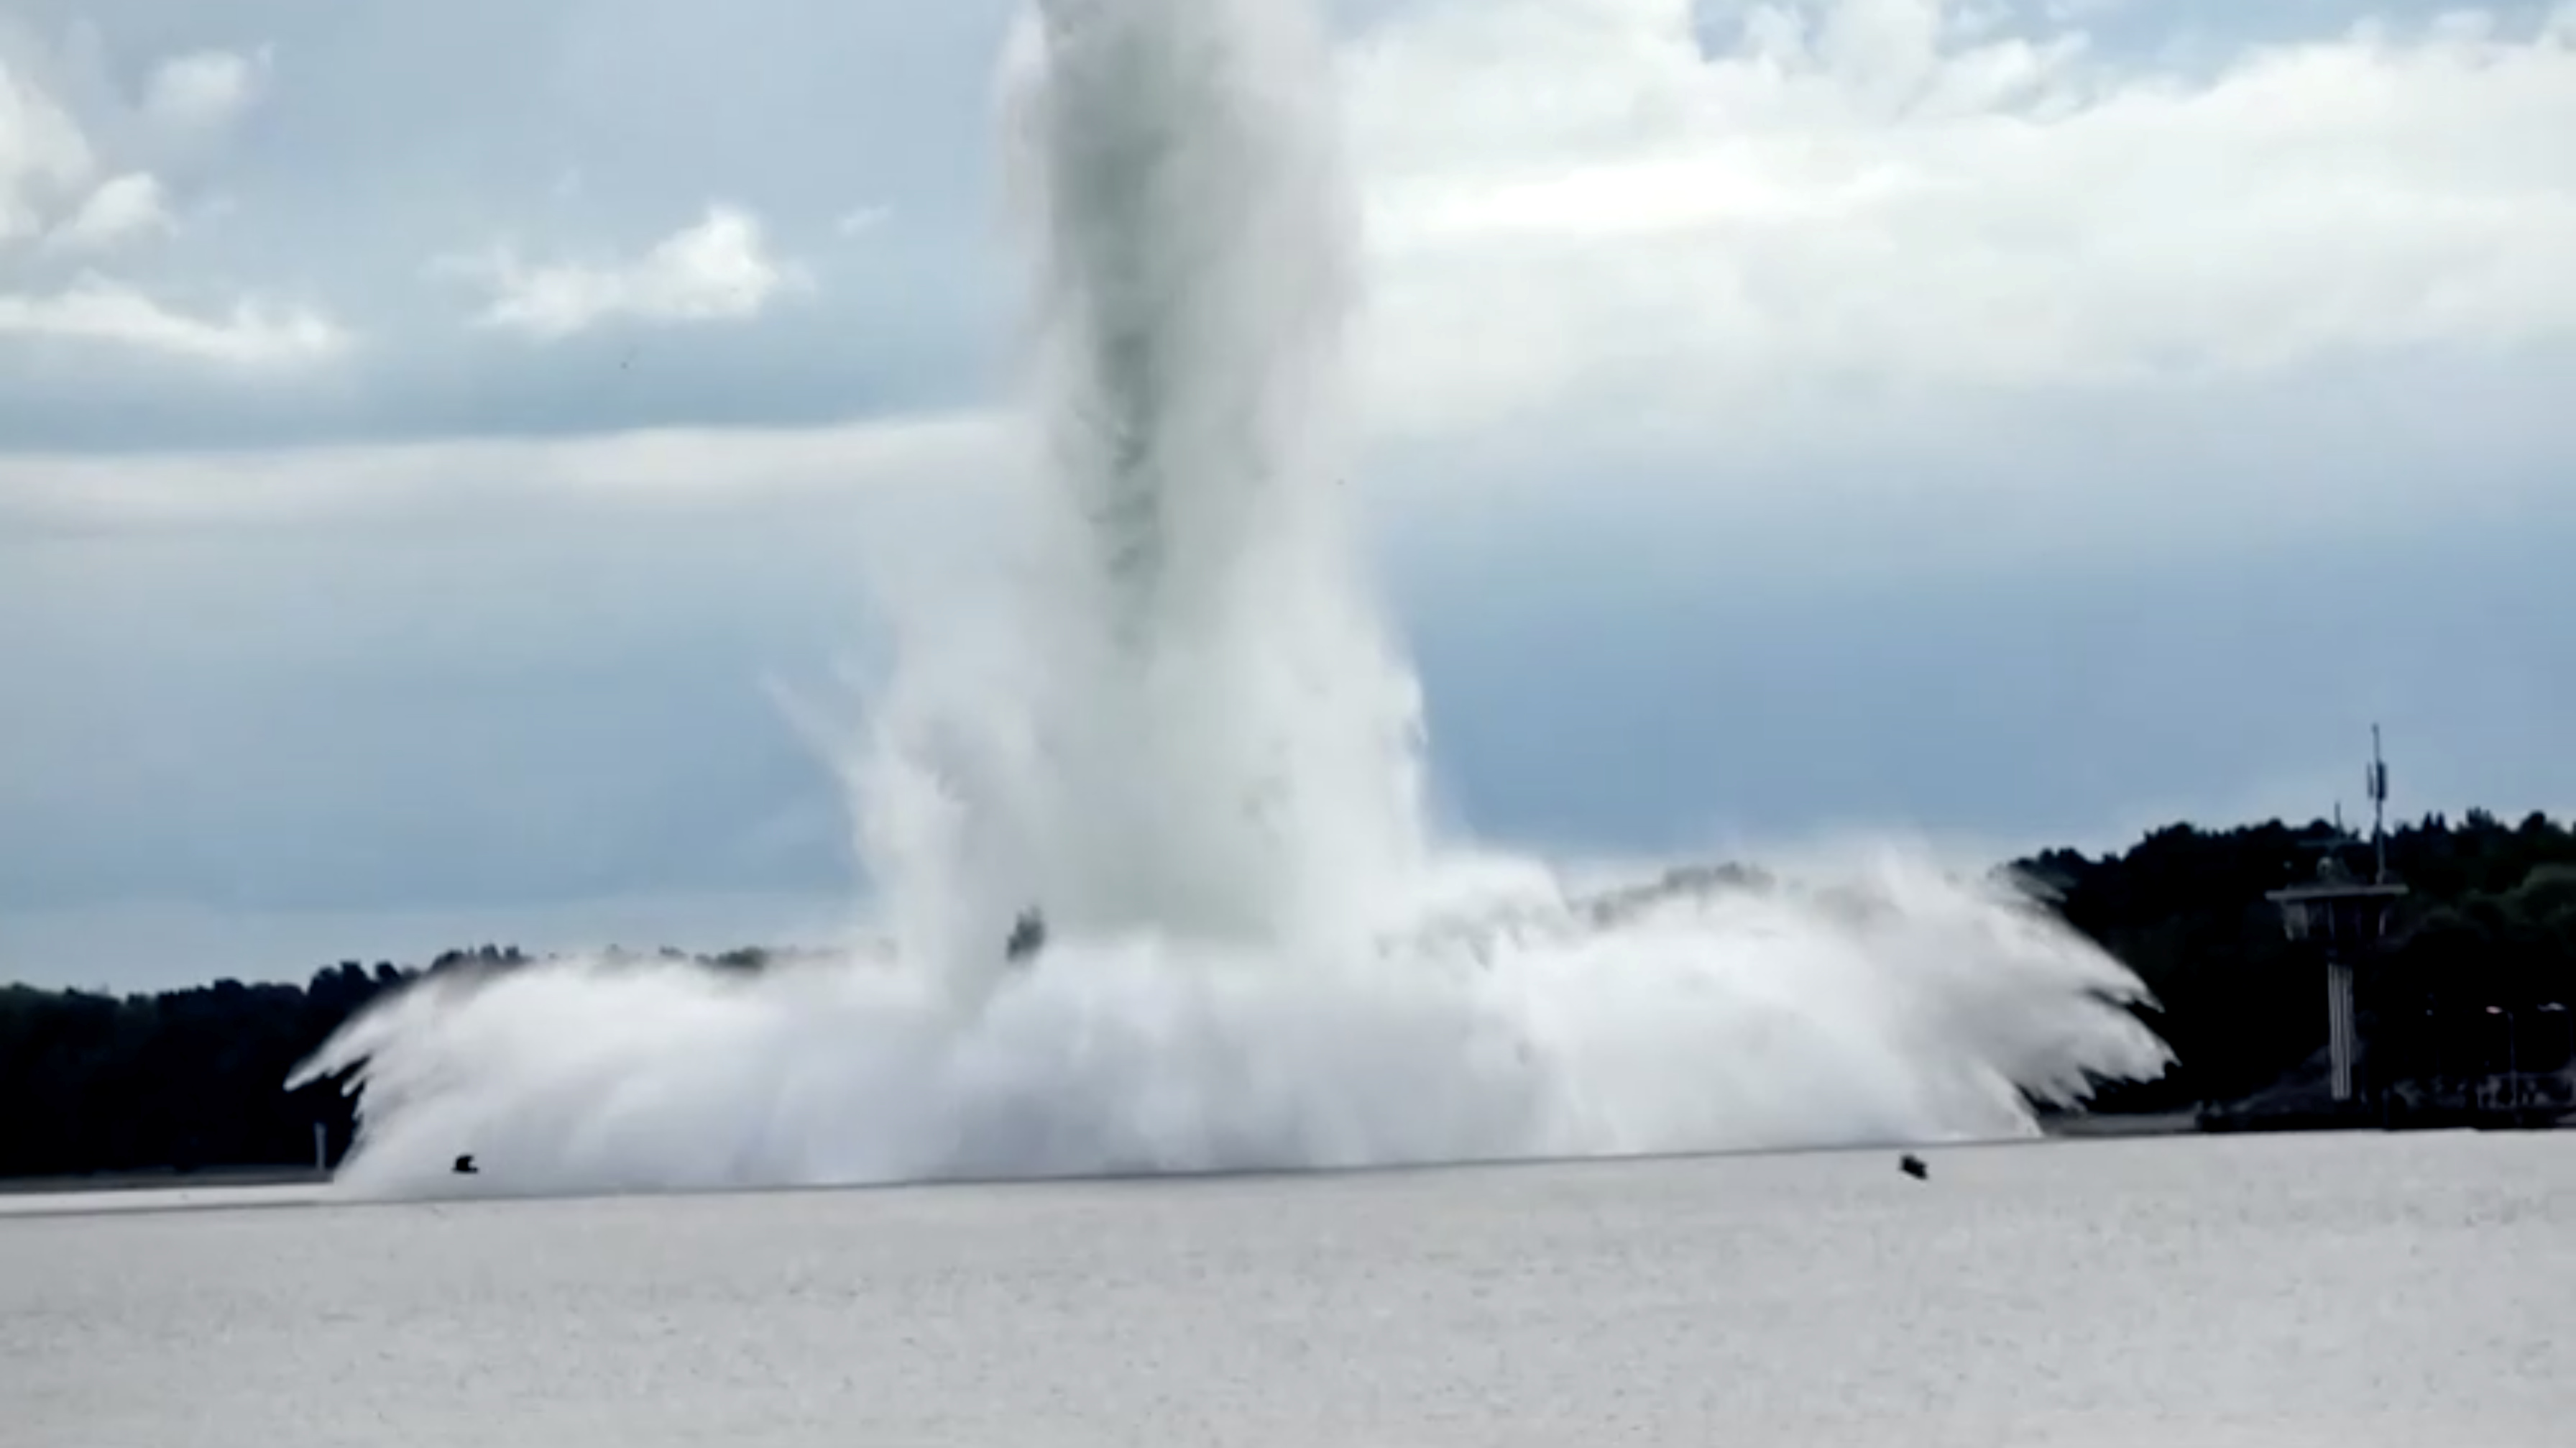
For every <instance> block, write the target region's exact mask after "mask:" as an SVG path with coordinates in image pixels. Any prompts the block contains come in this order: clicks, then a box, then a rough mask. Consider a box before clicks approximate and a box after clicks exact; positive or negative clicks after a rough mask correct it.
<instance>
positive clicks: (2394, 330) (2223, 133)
mask: <svg viewBox="0 0 2576 1448" xmlns="http://www.w3.org/2000/svg"><path fill="white" fill-rule="evenodd" d="M1698 8H1699V7H1695V6H1694V5H1693V4H1692V3H1691V0H1580V3H1563V0H1477V3H1467V0H1435V3H1433V4H1432V5H1430V6H1429V7H1427V8H1422V9H1415V10H1408V11H1406V12H1403V13H1402V14H1400V15H1399V16H1398V17H1397V18H1395V19H1393V20H1390V21H1388V22H1386V23H1385V24H1384V25H1383V26H1382V27H1381V28H1380V29H1379V30H1377V31H1376V32H1375V33H1373V34H1372V35H1370V36H1368V37H1365V38H1364V39H1363V40H1362V41H1360V42H1359V43H1357V44H1356V45H1354V46H1353V47H1352V49H1351V50H1350V52H1349V53H1348V64H1347V70H1348V80H1349V84H1350V87H1351V94H1352V107H1353V126H1354V130H1355V132H1356V134H1355V137H1354V147H1353V149H1354V152H1355V154H1356V155H1357V156H1358V157H1359V158H1360V159H1361V162H1362V164H1363V166H1364V168H1365V169H1366V171H1367V175H1368V182H1369V199H1370V202H1371V215H1372V223H1373V228H1374V244H1375V246H1376V248H1377V254H1378V257H1379V268H1378V273H1377V277H1376V287H1375V295H1376V300H1377V302H1378V304H1379V312H1378V315H1377V316H1376V317H1375V318H1374V321H1373V328H1374V330H1373V332H1372V337H1373V340H1374V342H1375V344H1376V348H1375V352H1374V354H1373V358H1372V360H1373V362H1374V364H1375V376H1374V379H1373V380H1374V386H1373V388H1372V389H1371V390H1372V395H1373V396H1374V397H1375V398H1376V399H1377V400H1378V404H1379V407H1380V409H1381V412H1382V417H1381V421H1383V422H1386V423H1388V424H1390V425H1393V426H1397V427H1400V428H1407V429H1428V430H1433V431H1444V430H1449V429H1456V428H1464V427H1473V426H1476V425H1479V424H1481V423H1484V422H1489V421H1492V420H1496V419H1500V418H1504V417H1510V416H1517V415H1523V414H1525V413H1526V412H1527V411H1528V410H1529V409H1531V408H1533V407H1548V406H1552V405H1553V406H1579V407H1584V408H1587V409H1591V410H1592V411H1594V412H1595V414H1596V415H1599V416H1604V417H1607V416H1610V415H1613V414H1617V415H1621V416H1624V417H1625V418H1627V419H1628V420H1629V421H1636V420H1639V419H1641V418H1644V417H1648V416H1657V415H1660V416H1661V417H1662V418H1664V419H1665V420H1670V419H1672V418H1674V417H1677V416H1685V415H1687V416H1696V417H1723V416H1725V414H1726V412H1727V409H1726V408H1725V407H1723V406H1722V405H1721V404H1724V403H1727V402H1730V401H1732V402H1735V403H1737V404H1739V406H1738V407H1737V408H1736V411H1738V412H1740V411H1742V410H1743V407H1742V404H1747V403H1751V404H1755V405H1759V404H1761V403H1764V402H1774V403H1783V404H1784V405H1785V401H1786V399H1787V398H1789V397H1790V396H1792V395H1794V394H1795V393H1797V392H1798V391H1799V390H1800V389H1802V388H1813V389H1844V390H1847V389H1849V388H1852V387H1864V388H1878V389H1882V390H1883V389H1887V388H1895V389H1898V390H1900V391H1901V390H1905V389H1918V390H1919V389H1934V390H1955V389H1958V388H1961V387H1971V388H1980V387H1982V388H1994V387H2001V388H2014V389H2030V388H2038V389H2053V388H2060V387H2065V386H2085V387H2090V386H2105V385H2109V386H2137V385H2164V384H2169V383H2172V382H2175V381H2189V380H2195V379H2210V378H2225V377H2231V376H2235V377H2241V376H2244V375H2247V374H2249V373H2257V372H2266V371H2272V370H2276V369H2281V368H2285V367H2293V366H2297V365H2299V364H2302V363H2309V362H2315V361H2318V360H2321V359H2323V360H2331V359H2334V358H2336V357H2339V356H2349V355H2354V354H2368V353H2375V352H2388V351H2394V350H2400V349H2408V348H2419V347H2427V346H2430V347H2457V348H2471V349H2500V348H2510V347H2514V346H2517V345H2521V344H2526V343H2531V342H2536V341H2547V340H2552V339H2563V338H2567V337H2569V336H2571V335H2576V265H2570V264H2569V261H2568V258H2570V257H2576V7H2571V6H2562V7H2561V8H2559V9H2558V10H2556V11H2555V12H2553V13H2552V15H2551V16H2550V17H2548V18H2535V17H2531V16H2528V15H2526V16H2525V17H2523V18H2522V19H2521V20H2519V21H2509V20H2506V19H2500V18H2495V17H2483V18H2461V17H2457V16H2455V17H2452V18H2449V19H2447V20H2445V21H2443V22H2440V23H2437V24H2434V25H2430V26H2427V27H2423V28H2420V29H2416V30H2412V31H2405V32H2401V31H2399V30H2397V29H2394V28H2391V27H2388V26H2380V25H2365V26H2360V27H2356V28H2355V29H2353V30H2351V31H2349V32H2346V33H2344V34H2340V35H2337V36H2333V37H2330V38H2323V39H2311V40H2304V41H2300V42H2296V43H2284V44H2275V45H2265V46H2260V47H2255V48H2249V49H2245V50H2242V51H2240V52H2239V53H2238V54H2236V55H2235V57H2234V58H2233V59H2232V60H2231V61H2230V62H2228V63H2226V64H2224V65H2221V66H2219V67H2216V68H2214V69H2210V68H2204V69H2202V70H2200V71H2197V72H2184V71H2180V70H2175V69H2171V68H2164V67H2159V66H2157V65H2154V64H2151V63H2147V62H2143V61H2141V62H2134V63H2124V62H2120V61H2115V60H2113V59H2110V58H2108V57H2106V56H2103V55H2101V54H2098V53H2096V51H2095V50H2094V48H2093V47H2092V46H2091V45H2090V44H2089V43H2088V41H2087V38H2086V37H2085V36H2084V35H2083V34H2082V33H2081V32H2079V31H2075V30H2069V29H2062V28H2061V29H2050V30H2036V31H2034V30H2029V29H2024V30H2023V31H2021V32H2020V33H2012V32H2011V31H2009V30H2008V29H2004V28H1999V27H1998V25H1997V24H1996V23H1995V22H1993V21H1992V19H1991V17H1981V18H1980V21H1979V23H1978V24H1975V25H1970V24H1967V23H1965V22H1964V21H1963V16H1965V15H1966V14H1967V10H1966V7H1963V6H1961V5H1958V4H1954V3H1942V0H1847V3H1842V4H1836V5H1830V6H1824V5H1813V4H1807V5H1786V4H1774V5H1766V6H1759V7H1754V8H1752V9H1751V11H1750V12H1749V15H1748V18H1747V21H1746V24H1745V25H1744V26H1743V28H1742V32H1741V35H1740V36H1739V37H1738V38H1737V39H1736V41H1735V42H1734V44H1733V46H1732V48H1731V49H1728V50H1725V51H1723V52H1720V53H1716V54H1710V53H1708V52H1706V51H1705V50H1704V48H1703V47H1704V44H1705V42H1704V40H1703V37H1702V35H1701V33H1700V31H1699V29H1698V28H1697V27H1696V26H1695V23H1694V18H1695V11H1696V10H1697V9H1698ZM1603 409H1609V411H1608V412H1604V411H1602V410H1603Z"/></svg>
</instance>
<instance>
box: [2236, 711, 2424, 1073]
mask: <svg viewBox="0 0 2576 1448" xmlns="http://www.w3.org/2000/svg"><path fill="white" fill-rule="evenodd" d="M2364 783H2365V784H2366V786H2367V789H2368V793H2369V795H2370V848H2371V862H2372V866H2371V878H2370V879H2369V880H2367V881H2365V880H2361V879H2358V878H2355V876H2354V875H2353V872H2352V870H2351V869H2350V867H2348V866H2346V865H2345V864H2344V863H2343V861H2342V860H2341V859H2340V858H2338V857H2337V856H2336V855H2335V854H2334V853H2333V852H2331V851H2329V852H2328V853H2327V855H2326V857H2325V858H2324V859H2323V860H2322V861H2320V862H2319V863H2318V865H2317V878H2316V880H2315V881H2314V882H2313V883H2310V884H2304V885H2293V886H2291V887H2290V888H2288V889H2286V890H2274V891H2272V892H2270V893H2269V894H2268V895H2266V896H2265V897H2264V898H2265V899H2268V900H2270V901H2271V902H2272V903H2273V904H2274V905H2275V906H2277V907H2278V908H2279V909H2280V912H2281V928H2282V929H2283V931H2285V932H2286V933H2287V934H2288V936H2289V938H2290V939H2291V940H2293V941H2297V942H2301V943H2303V944H2305V945H2308V946H2309V947H2311V948H2313V949H2314V950H2315V952H2316V954H2317V955H2318V956H2319V957H2320V958H2321V959H2322V962H2323V964H2324V967H2325V985H2326V1056H2327V1060H2328V1062H2329V1063H2330V1066H2331V1069H2332V1074H2333V1081H2332V1086H2333V1091H2334V1099H2335V1102H2336V1104H2337V1105H2343V1104H2347V1103H2349V1102H2351V1101H2352V1100H2353V1099H2354V1098H2355V1097H2356V1096H2358V1095H2359V1094H2360V1092H2361V1080H2360V1065H2361V1054H2362V1047H2363V1042H2362V1040H2361V1025H2360V1019H2359V1015H2358V1011H2357V1008H2356V1001H2357V999H2358V996H2359V994H2360V993H2359V990H2358V989H2357V981H2358V973H2359V972H2360V971H2361V970H2362V969H2363V968H2365V966H2366V965H2367V964H2368V963H2369V962H2370V961H2371V960H2372V959H2374V958H2375V957H2377V956H2378V955H2379V954H2380V953H2381V952H2382V951H2383V950H2384V949H2385V948H2386V946H2387V943H2388V936H2389V926H2390V924H2391V922H2392V921H2393V920H2394V919H2395V917H2396V913H2397V905H2398V902H2399V901H2400V900H2402V899H2404V898H2405V896H2406V887H2405V886H2404V885H2401V884H2399V883H2397V882H2396V880H2395V879H2393V878H2392V877H2391V876H2390V875H2389V872H2388V763H2387V761H2386V759H2385V758H2384V757H2383V756H2382V755H2381V753H2380V737H2379V726H2378V725H2376V724H2373V725H2372V726H2370V767H2369V770H2368V772H2367V774H2366V775H2365V776H2364ZM2346 838H2347V840H2348V839H2349V837H2346Z"/></svg>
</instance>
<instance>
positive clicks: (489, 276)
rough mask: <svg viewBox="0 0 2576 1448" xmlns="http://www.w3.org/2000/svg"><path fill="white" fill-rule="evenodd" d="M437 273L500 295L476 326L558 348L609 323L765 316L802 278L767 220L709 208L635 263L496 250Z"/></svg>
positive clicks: (455, 260)
mask: <svg viewBox="0 0 2576 1448" xmlns="http://www.w3.org/2000/svg"><path fill="white" fill-rule="evenodd" d="M438 265H439V269H441V270H445V271H450V272H453V273H456V274H458V275H462V276H468V277H471V278H474V279H476V280H478V281H480V282H481V283H483V284H484V285H485V286H486V287H488V288H489V289H490V291H491V293H492V299H491V302H490V304H489V305H488V306H486V307H485V308H484V310H483V311H482V313H481V314H480V316H479V317H478V320H479V321H480V322H481V324H482V325H484V326H487V327H496V328H500V329H502V330H505V331H513V332H518V333H521V334H523V335H525V336H527V337H530V338H532V339H534V340H537V341H540V342H551V341H557V340H560V339H562V338H565V337H569V336H572V335H574V334H575V333H578V332H584V331H588V330H589V329H591V328H592V327H595V326H598V325H600V324H601V323H603V322H608V321H612V320H617V319H628V320H633V321H640V322H651V323H661V324H676V323H702V322H739V321H747V320H749V319H751V318H753V317H757V316H759V315H760V314H761V313H762V312H763V311H764V310H766V309H767V308H768V306H769V304H770V303H771V302H772V301H773V300H775V299H776V298H777V297H778V296H779V295H780V294H781V293H782V292H785V291H787V290H789V289H791V288H793V287H796V286H798V285H800V284H802V282H803V275H802V273H800V272H798V271H796V270H795V269H794V268H792V267H790V266H787V265H785V264H783V263H781V262H780V261H778V260H777V259H776V258H775V257H773V256H772V255H771V254H770V252H769V247H768V244H767V240H766V238H765V237H764V235H763V232H762V228H761V224H760V221H759V218H757V217H755V216H753V215H752V214H751V213H749V212H747V211H743V210H741V209H739V208H736V207H731V206H725V205H710V206H709V207H708V208H707V210H706V214H705V215H704V216H703V217H702V218H700V219H699V221H698V222H697V223H696V224H695V225H692V226H689V227H687V228H684V229H683V230H680V231H678V232H675V233H673V234H672V235H670V236H668V237H665V238H664V239H663V240H661V241H660V242H658V243H656V244H655V245H654V246H653V248H652V249H651V250H649V251H647V252H645V253H644V254H643V255H642V256H640V257H637V258H635V259H633V260H631V261H622V262H621V261H610V262H577V261H564V262H552V263H547V264H544V265H538V266H530V265H528V264H527V263H525V262H523V261H521V260H520V259H519V257H518V255H517V254H516V252H515V251H513V250H512V249H510V248H508V247H497V248H495V249H493V250H492V251H490V252H488V253H486V254H484V255H482V256H478V257H451V258H447V259H445V260H443V261H442V262H440V263H439V264H438Z"/></svg>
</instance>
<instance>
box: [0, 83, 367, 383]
mask: <svg viewBox="0 0 2576 1448" xmlns="http://www.w3.org/2000/svg"><path fill="white" fill-rule="evenodd" d="M266 64H267V62H266V57H265V53H264V52H263V53H262V54H261V55H260V56H258V57H256V58H251V57H245V56H243V55H240V54H236V53H234V52H230V51H205V52H200V53H197V54H193V55H187V56H182V57H179V58H177V59H175V60H171V61H167V62H165V63H163V64H162V65H161V66H160V67H159V68H158V69H156V70H155V71H154V72H153V76H152V80H151V82H150V84H149V86H148V87H147V89H146V92H145V96H144V99H143V103H142V114H143V116H144V118H145V119H146V120H148V121H150V122H152V123H154V124H157V125H162V126H165V127H170V128H174V129H177V130H181V131H186V132H189V133H191V134H197V135H203V134H205V133H208V132H211V131H213V130H217V129H220V128H221V127H223V126H225V125H228V124H230V123H231V121H232V120H233V119H235V118H236V117H237V116H238V115H239V114H240V112H241V111H242V109H243V108H244V107H246V106H248V105H249V104H250V103H251V102H252V100H253V99H255V96H256V90H257V81H258V78H259V76H260V75H261V74H262V73H263V72H264V71H265V68H266ZM116 159H117V158H116V157H115V155H114V154H113V153H112V152H111V151H110V150H109V149H108V148H106V147H103V146H102V145H100V144H99V143H98V142H97V141H96V140H95V139H93V137H92V135H91V131H90V128H89V127H87V126H85V125H84V124H83V121H82V119H81V118H80V117H79V116H77V115H75V114H74V113H73V111H72V110H71V108H70V107H68V106H66V105H64V104H63V103H62V102H61V101H60V100H59V99H57V98H56V97H54V96H53V95H51V94H48V93H47V92H46V91H45V90H44V89H43V88H42V87H40V86H39V85H38V83H37V81H36V79H35V76H34V74H33V72H32V71H31V69H30V68H28V67H25V66H23V65H22V66H16V67H13V66H12V65H11V63H10V59H9V57H8V56H6V55H0V245H5V244H7V243H12V242H18V243H25V242H29V241H32V242H34V243H35V244H36V245H35V248H34V251H35V254H37V255H39V256H53V257H59V256H62V255H66V254H79V253H96V252H103V251H106V250H109V249H111V248H114V247H116V246H119V245H121V244H123V243H126V242H130V241H133V240H136V239H138V238H140V237H143V236H146V235H150V234H154V233H166V232H169V231H172V230H175V229H176V225H177V223H176V219H175V218H174V217H173V215H172V213H171V208H170V199H169V198H170V193H169V188H168V186H167V185H166V183H165V182H164V181H163V179H162V178H161V177H160V176H159V175H156V174H154V173H153V172H151V171H146V170H140V169H122V170H113V171H111V170H110V166H111V164H112V163H113V162H114V161H115V160H116ZM11 260H13V258H11V257H9V256H8V254H7V253H6V252H5V251H0V265H5V264H7V263H8V262H10V261H11ZM12 270H14V268H13V269H12ZM11 282H16V283H17V284H16V285H14V286H12V285H10V284H9V283H11ZM0 338H10V339H20V340H50V341H57V342H61V341H71V342H80V343H104V344H109V345H114V346H120V347H126V348H132V349H137V350H142V351H149V352H156V353H160V354H162V355H165V356H175V357H181V358H185V359H188V360H191V361H197V362H205V363H214V364H218V365H225V366H235V367H276V366H283V365H291V364H295V363H301V362H308V361H312V360H315V359H318V358H323V357H328V356H331V355H333V354H335V353H337V352H339V351H341V350H342V349H343V348H344V347H345V346H346V345H347V341H348V337H347V334H346V332H345V331H344V330H343V329H342V328H341V327H340V326H339V325H338V324H337V323H335V322H333V321H331V320H330V319H329V318H327V317H325V316H323V315H322V314H321V313H319V312H318V311H315V310H314V309H312V308H311V307H305V306H279V305H276V304H273V303H268V302H263V301H260V300H258V299H255V298H251V297H241V298H238V299H236V300H233V301H232V302H230V303H229V304H228V305H223V306H219V307H217V308H214V309H211V310H203V309H199V310H191V309H188V308H184V307H180V306H176V305H173V304H172V303H170V302H167V301H164V300H162V299H160V298H157V297H156V296H154V295H153V294H152V292H151V291H150V290H148V289H147V288H145V287H144V286H143V285H141V284H140V283H138V282H135V281H133V280H130V279H128V278H124V277H118V276H112V275H108V274H105V273H101V272H97V271H89V272H84V273H82V274H81V275H80V276H78V277H77V278H75V279H74V280H73V281H72V282H71V283H70V284H69V285H68V286H56V287H46V286H38V285H30V284H28V282H27V281H26V280H25V279H23V278H22V277H19V276H13V275H12V274H11V271H0Z"/></svg>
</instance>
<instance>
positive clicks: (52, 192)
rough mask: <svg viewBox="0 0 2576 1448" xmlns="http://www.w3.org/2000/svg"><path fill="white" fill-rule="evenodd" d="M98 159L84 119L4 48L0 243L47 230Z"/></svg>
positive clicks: (0, 90) (1, 69) (0, 96)
mask: <svg viewBox="0 0 2576 1448" xmlns="http://www.w3.org/2000/svg"><path fill="white" fill-rule="evenodd" d="M97 164H98V161H97V158H96V156H95V155H94V154H93V153H92V152H91V150H90V144H89V138H88V137H87V136H86V135H84V134H83V133H82V131H81V127H80V123H79V122H78V121H76V120H74V119H73V118H72V115H71V113H70V112H69V111H68V110H66V109H64V108H63V106H62V105H61V104H60V103H58V102H57V101H56V100H55V99H54V98H53V97H52V96H50V95H47V94H46V93H45V92H44V91H43V90H41V89H39V88H38V87H37V86H36V84H35V82H34V81H33V80H32V79H31V78H29V77H27V76H25V75H23V74H20V73H18V72H17V71H16V70H15V69H13V68H12V66H11V65H10V62H9V57H8V56H7V54H5V53H0V245H6V244H7V243H9V242H13V241H22V240H25V239H27V238H29V237H32V236H36V235H39V234H41V233H42V232H43V231H44V230H45V229H46V225H47V218H48V216H49V215H50V214H51V212H52V211H53V209H54V208H55V207H56V206H57V205H59V204H60V199H61V198H62V197H63V196H64V195H65V194H66V193H73V192H77V191H78V189H79V188H80V187H81V186H83V185H84V184H85V183H87V181H88V180H89V178H90V175H91V173H92V172H93V171H94V170H95V169H96V167H97Z"/></svg>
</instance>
